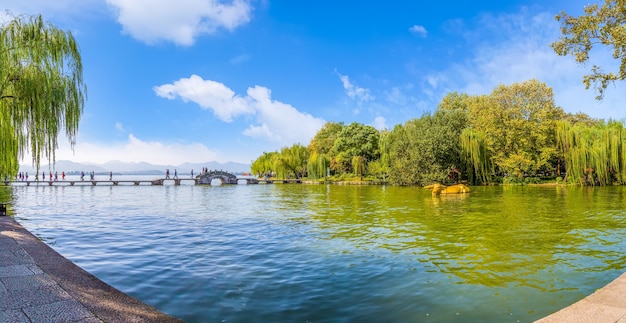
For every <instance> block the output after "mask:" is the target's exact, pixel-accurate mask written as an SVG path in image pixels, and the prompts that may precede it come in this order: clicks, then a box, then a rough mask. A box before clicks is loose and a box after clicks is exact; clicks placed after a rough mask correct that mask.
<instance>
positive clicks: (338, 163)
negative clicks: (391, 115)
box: [330, 122, 380, 173]
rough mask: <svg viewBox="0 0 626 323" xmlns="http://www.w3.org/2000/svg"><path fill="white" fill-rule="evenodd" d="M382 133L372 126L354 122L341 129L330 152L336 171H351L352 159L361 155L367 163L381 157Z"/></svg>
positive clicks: (352, 169) (352, 168)
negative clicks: (380, 143) (380, 140)
mask: <svg viewBox="0 0 626 323" xmlns="http://www.w3.org/2000/svg"><path fill="white" fill-rule="evenodd" d="M379 139H380V134H379V132H378V130H376V129H375V128H374V127H372V126H367V125H363V124H360V123H356V122H353V123H351V124H349V125H347V126H345V127H343V128H342V129H341V132H339V134H338V135H337V139H336V140H335V142H334V145H333V148H332V149H331V150H330V154H331V156H332V158H333V162H332V163H331V165H332V166H331V167H333V169H334V170H336V171H341V172H348V173H351V172H353V171H354V167H352V159H353V158H354V157H361V158H362V159H363V162H365V163H367V162H370V161H373V160H377V159H378V158H379V157H380V150H379Z"/></svg>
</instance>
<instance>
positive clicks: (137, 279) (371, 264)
mask: <svg viewBox="0 0 626 323" xmlns="http://www.w3.org/2000/svg"><path fill="white" fill-rule="evenodd" d="M0 192H3V191H2V190H0ZM4 192H5V194H6V192H7V191H6V190H5V191H4ZM0 194H2V193H0ZM13 196H14V197H7V198H14V202H15V212H16V214H19V220H20V221H21V222H22V224H24V225H25V226H26V227H27V228H28V229H29V230H31V231H33V232H34V233H35V234H37V235H38V236H39V237H41V238H43V239H45V240H47V241H52V242H53V243H55V246H54V247H55V248H57V250H59V251H60V252H61V253H62V254H64V255H66V256H68V257H69V258H70V259H71V260H73V261H74V262H76V263H78V264H79V265H80V266H83V267H84V268H86V269H87V270H89V271H90V272H92V273H94V274H95V275H96V276H98V277H99V278H101V279H103V280H105V281H106V282H107V283H109V284H111V285H113V286H115V287H117V288H120V289H122V290H123V291H125V292H127V293H130V294H131V295H133V296H135V297H138V298H139V299H141V300H143V301H145V302H148V303H149V304H151V305H154V306H157V307H158V308H160V309H162V310H164V311H166V312H167V313H170V314H173V315H175V316H178V317H181V318H183V319H184V320H186V321H190V322H196V321H198V322H201V321H202V322H203V321H218V320H227V321H272V322H273V321H294V322H298V321H307V320H309V321H322V322H324V321H326V322H330V321H332V322H336V321H345V322H351V321H372V320H374V321H378V322H380V321H395V322H419V321H424V320H431V321H440V322H455V321H456V322H486V321H494V322H500V321H511V320H513V321H515V320H520V321H532V320H533V319H536V318H538V317H541V316H543V315H546V314H549V313H550V312H552V311H554V310H556V309H558V308H560V307H563V306H565V305H568V304H569V303H571V302H573V301H575V300H578V299H580V298H582V297H584V296H585V295H586V294H589V293H590V292H592V291H593V290H595V289H596V288H598V287H601V286H603V285H604V284H606V283H607V282H608V281H610V280H612V279H613V278H615V277H617V275H618V274H620V273H621V272H622V271H623V270H624V268H626V259H625V256H624V255H623V250H624V249H625V247H626V246H625V244H624V243H625V242H624V238H623V237H624V234H625V233H626V232H625V230H626V229H625V228H624V225H623V223H624V220H625V219H624V217H625V216H624V209H625V206H626V205H625V201H626V199H625V197H626V196H625V190H624V188H622V187H607V188H591V189H588V188H569V187H567V188H562V187H550V188H544V187H476V188H472V192H471V193H470V194H468V195H462V196H461V195H459V196H455V195H450V196H438V197H433V196H432V195H431V192H430V191H428V190H425V189H421V188H410V187H382V186H334V185H295V184H275V185H222V186H219V187H218V186H191V185H183V186H173V185H170V186H163V187H152V186H147V187H132V186H128V187H91V186H84V187H39V188H37V187H15V188H13ZM0 197H2V196H1V195H0Z"/></svg>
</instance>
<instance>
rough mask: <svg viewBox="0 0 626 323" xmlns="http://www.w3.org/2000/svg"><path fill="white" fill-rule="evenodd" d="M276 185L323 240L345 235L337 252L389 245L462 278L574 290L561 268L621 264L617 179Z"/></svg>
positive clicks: (428, 267)
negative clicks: (577, 183) (464, 186)
mask: <svg viewBox="0 0 626 323" xmlns="http://www.w3.org/2000/svg"><path fill="white" fill-rule="evenodd" d="M601 190H606V192H601ZM278 192H282V193H283V194H284V198H281V199H278V200H277V201H278V203H279V204H280V205H282V206H283V207H284V209H285V210H292V209H298V208H305V209H307V210H308V213H309V214H308V215H309V217H310V218H311V219H313V220H315V223H314V225H315V226H316V227H317V230H318V232H321V233H323V234H322V235H320V238H322V239H328V240H336V239H341V240H343V241H345V242H347V243H348V244H347V245H346V244H338V245H339V246H341V247H342V248H344V249H343V250H335V252H338V253H341V252H352V251H351V249H352V248H356V249H361V250H367V251H371V252H372V256H374V255H375V253H376V252H375V251H376V250H378V249H386V250H389V251H391V252H393V253H397V254H401V255H402V256H404V257H406V258H405V260H404V261H407V262H413V263H416V264H419V266H417V267H418V270H423V271H425V272H439V273H445V274H452V275H454V276H455V277H457V278H458V279H459V283H464V284H478V285H482V286H488V287H506V286H511V285H515V286H527V287H531V288H535V289H538V290H541V291H558V290H560V289H568V288H570V287H568V286H565V285H563V284H560V283H559V281H560V279H559V276H560V275H561V274H562V272H564V271H571V270H581V271H595V272H607V271H612V270H613V271H614V270H621V269H623V268H626V259H625V257H624V256H623V253H622V250H623V246H624V239H623V236H624V233H625V229H624V226H623V223H624V211H623V210H624V201H625V199H624V190H623V188H621V187H618V188H603V189H598V188H579V187H572V188H570V187H549V188H537V187H482V188H481V187H478V188H474V189H473V191H472V193H470V194H462V195H442V196H435V197H433V196H431V194H430V192H429V191H425V190H421V189H419V188H406V187H385V188H384V189H383V188H381V187H378V186H374V187H372V186H354V187H340V186H316V187H302V188H299V189H298V188H296V189H295V192H294V189H293V188H292V187H289V188H287V187H284V188H280V189H279V190H278ZM287 196H289V198H287ZM336 245H337V244H336ZM585 263H586V264H589V265H584V264H585ZM555 264H556V268H555ZM546 281H550V282H554V283H549V284H546Z"/></svg>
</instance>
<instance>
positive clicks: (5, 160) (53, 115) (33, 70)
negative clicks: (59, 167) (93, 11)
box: [0, 16, 87, 175]
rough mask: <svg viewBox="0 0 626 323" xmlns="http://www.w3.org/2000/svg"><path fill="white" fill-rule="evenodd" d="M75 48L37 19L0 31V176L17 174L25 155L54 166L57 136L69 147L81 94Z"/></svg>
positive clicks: (22, 20)
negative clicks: (65, 141)
mask: <svg viewBox="0 0 626 323" xmlns="http://www.w3.org/2000/svg"><path fill="white" fill-rule="evenodd" d="M82 74H83V66H82V60H81V56H80V52H79V49H78V44H77V42H76V40H75V38H74V36H73V35H72V34H71V33H70V32H66V31H63V30H60V29H58V28H56V27H55V26H53V25H52V24H50V23H47V22H44V21H43V19H42V17H41V16H37V17H23V16H22V17H14V18H13V20H12V21H10V22H8V23H6V24H5V25H2V26H0V133H1V134H2V138H0V155H1V156H2V157H0V173H1V174H8V175H14V174H15V173H17V167H18V160H19V159H20V158H22V157H23V156H24V155H25V154H26V152H27V151H28V152H30V154H31V155H32V162H33V164H34V165H35V167H36V168H37V169H39V165H40V160H41V159H42V158H46V159H48V160H49V161H51V162H54V160H55V150H56V149H57V148H58V139H57V138H58V135H59V134H60V132H62V131H63V132H64V133H65V135H66V137H67V138H68V140H69V141H70V143H71V145H72V148H73V147H74V143H75V139H76V134H77V131H78V123H79V120H80V117H81V115H82V112H83V107H84V101H85V97H86V92H87V88H86V86H85V84H84V82H83V76H82Z"/></svg>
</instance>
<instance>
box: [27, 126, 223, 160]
mask: <svg viewBox="0 0 626 323" xmlns="http://www.w3.org/2000/svg"><path fill="white" fill-rule="evenodd" d="M220 155H221V154H219V153H218V152H216V151H213V150H211V149H209V148H208V147H206V146H205V145H203V144H200V143H195V142H192V143H162V142H156V141H153V142H150V141H143V140H141V139H139V138H137V137H135V136H134V135H133V134H130V135H128V138H127V140H126V141H123V142H116V143H93V142H85V141H84V140H77V143H76V146H75V149H74V151H72V149H71V147H70V145H69V143H68V142H67V141H66V140H59V149H58V150H57V151H56V160H71V161H74V162H91V163H99V164H101V163H106V162H108V161H111V160H119V161H123V162H140V161H145V162H149V163H153V164H166V165H180V164H183V163H185V162H190V163H201V162H207V161H219V162H226V161H228V160H221V159H220V158H219V157H220ZM222 157H223V156H222ZM22 161H23V162H25V163H28V162H30V161H31V157H30V156H25V157H24V158H23V159H22ZM47 163H48V162H47V161H42V163H41V165H42V166H44V165H47ZM46 167H47V166H46Z"/></svg>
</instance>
